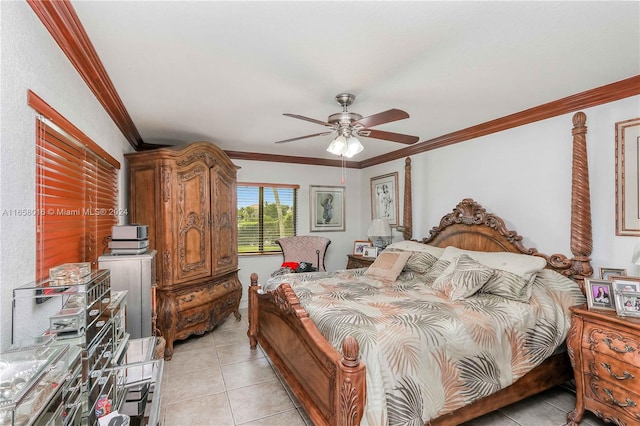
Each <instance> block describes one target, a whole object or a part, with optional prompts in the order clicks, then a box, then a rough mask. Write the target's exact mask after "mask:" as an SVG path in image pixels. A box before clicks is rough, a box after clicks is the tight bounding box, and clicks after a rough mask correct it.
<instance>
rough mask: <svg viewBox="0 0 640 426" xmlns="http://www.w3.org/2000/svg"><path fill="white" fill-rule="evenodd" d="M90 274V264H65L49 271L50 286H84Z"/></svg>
mask: <svg viewBox="0 0 640 426" xmlns="http://www.w3.org/2000/svg"><path fill="white" fill-rule="evenodd" d="M89 274H91V263H89V262H81V263H65V264H63V265H60V266H56V267H55V268H51V269H50V270H49V277H50V279H51V280H50V281H49V283H50V285H56V286H61V285H76V284H84V283H85V282H87V281H88V278H87V277H88V276H89Z"/></svg>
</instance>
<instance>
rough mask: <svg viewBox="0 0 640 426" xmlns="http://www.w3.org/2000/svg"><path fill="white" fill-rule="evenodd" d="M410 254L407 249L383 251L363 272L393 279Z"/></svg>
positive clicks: (370, 275)
mask: <svg viewBox="0 0 640 426" xmlns="http://www.w3.org/2000/svg"><path fill="white" fill-rule="evenodd" d="M410 256H411V252H408V251H383V252H382V253H380V255H379V256H378V257H377V258H376V260H375V261H374V262H373V263H372V264H371V266H369V268H368V269H367V270H366V271H365V272H364V274H365V275H367V276H369V277H373V278H378V279H382V280H387V281H395V280H396V278H398V275H400V272H402V268H404V265H405V264H406V263H407V260H408V259H409V257H410Z"/></svg>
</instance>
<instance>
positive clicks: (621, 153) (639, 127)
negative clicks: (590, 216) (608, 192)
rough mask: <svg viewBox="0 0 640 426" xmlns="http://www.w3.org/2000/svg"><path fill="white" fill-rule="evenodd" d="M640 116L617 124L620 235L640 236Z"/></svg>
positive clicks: (617, 224)
mask: <svg viewBox="0 0 640 426" xmlns="http://www.w3.org/2000/svg"><path fill="white" fill-rule="evenodd" d="M639 168H640V118H634V119H631V120H625V121H619V122H617V123H616V235H632V236H636V237H640V170H638V169H639Z"/></svg>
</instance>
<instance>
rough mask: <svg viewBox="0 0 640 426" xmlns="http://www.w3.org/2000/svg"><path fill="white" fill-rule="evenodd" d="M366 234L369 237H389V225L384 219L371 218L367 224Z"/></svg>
mask: <svg viewBox="0 0 640 426" xmlns="http://www.w3.org/2000/svg"><path fill="white" fill-rule="evenodd" d="M367 235H368V236H370V237H390V236H391V226H390V225H389V222H388V221H387V220H386V219H373V220H372V221H371V224H370V225H369V230H368V231H367Z"/></svg>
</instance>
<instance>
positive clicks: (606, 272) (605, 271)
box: [600, 268, 627, 280]
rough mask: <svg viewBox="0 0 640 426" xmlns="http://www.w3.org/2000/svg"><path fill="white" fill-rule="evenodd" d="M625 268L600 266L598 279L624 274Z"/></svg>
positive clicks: (625, 272) (609, 278) (607, 278)
mask: <svg viewBox="0 0 640 426" xmlns="http://www.w3.org/2000/svg"><path fill="white" fill-rule="evenodd" d="M626 275H627V270H626V269H624V268H600V279H602V280H611V277H614V276H620V277H621V276H626Z"/></svg>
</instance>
